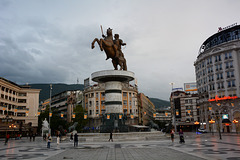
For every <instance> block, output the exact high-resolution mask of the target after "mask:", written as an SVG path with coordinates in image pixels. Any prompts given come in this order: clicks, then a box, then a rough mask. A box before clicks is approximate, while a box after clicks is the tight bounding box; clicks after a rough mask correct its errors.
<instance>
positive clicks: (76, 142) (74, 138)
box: [70, 133, 78, 147]
mask: <svg viewBox="0 0 240 160" xmlns="http://www.w3.org/2000/svg"><path fill="white" fill-rule="evenodd" d="M70 141H73V142H74V147H77V146H78V134H77V133H75V134H74V135H73V133H71V135H70Z"/></svg>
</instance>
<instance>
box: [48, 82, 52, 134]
mask: <svg viewBox="0 0 240 160" xmlns="http://www.w3.org/2000/svg"><path fill="white" fill-rule="evenodd" d="M51 103H52V84H50V102H49V128H48V133H49V134H50V135H51V127H50V120H51Z"/></svg>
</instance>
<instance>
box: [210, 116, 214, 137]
mask: <svg viewBox="0 0 240 160" xmlns="http://www.w3.org/2000/svg"><path fill="white" fill-rule="evenodd" d="M209 123H211V124H212V135H213V124H214V123H215V121H214V120H212V119H211V121H209Z"/></svg>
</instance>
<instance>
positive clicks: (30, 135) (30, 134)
mask: <svg viewBox="0 0 240 160" xmlns="http://www.w3.org/2000/svg"><path fill="white" fill-rule="evenodd" d="M29 137H30V142H31V141H32V133H29Z"/></svg>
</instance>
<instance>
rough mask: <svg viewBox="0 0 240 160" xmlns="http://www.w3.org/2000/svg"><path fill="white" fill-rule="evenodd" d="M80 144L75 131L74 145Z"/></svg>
mask: <svg viewBox="0 0 240 160" xmlns="http://www.w3.org/2000/svg"><path fill="white" fill-rule="evenodd" d="M77 146H78V134H77V133H75V135H74V147H77Z"/></svg>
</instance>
